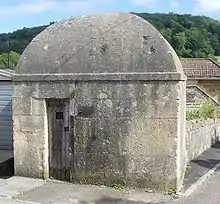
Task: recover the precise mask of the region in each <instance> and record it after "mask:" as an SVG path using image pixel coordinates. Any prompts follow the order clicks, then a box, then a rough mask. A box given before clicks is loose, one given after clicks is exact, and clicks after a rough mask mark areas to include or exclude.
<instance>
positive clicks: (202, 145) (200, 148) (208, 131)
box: [186, 119, 220, 161]
mask: <svg viewBox="0 0 220 204" xmlns="http://www.w3.org/2000/svg"><path fill="white" fill-rule="evenodd" d="M219 141H220V119H215V120H214V119H209V120H206V121H200V122H195V121H187V124H186V149H187V160H188V161H191V160H192V159H194V158H196V157H197V156H199V155H200V154H202V153H203V152H204V151H205V150H207V149H208V148H210V147H211V146H212V145H213V144H215V143H217V142H219Z"/></svg>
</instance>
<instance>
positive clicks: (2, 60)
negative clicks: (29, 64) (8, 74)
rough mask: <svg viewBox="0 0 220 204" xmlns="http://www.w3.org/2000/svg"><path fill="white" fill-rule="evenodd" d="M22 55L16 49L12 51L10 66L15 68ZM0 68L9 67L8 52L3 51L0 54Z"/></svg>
mask: <svg viewBox="0 0 220 204" xmlns="http://www.w3.org/2000/svg"><path fill="white" fill-rule="evenodd" d="M19 58H20V55H19V54H18V53H16V52H14V51H11V52H10V54H9V68H10V69H15V68H16V66H17V63H18V60H19ZM0 68H2V69H6V68H8V54H7V53H3V54H1V55H0Z"/></svg>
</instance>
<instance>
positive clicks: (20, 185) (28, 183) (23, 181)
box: [0, 176, 45, 198]
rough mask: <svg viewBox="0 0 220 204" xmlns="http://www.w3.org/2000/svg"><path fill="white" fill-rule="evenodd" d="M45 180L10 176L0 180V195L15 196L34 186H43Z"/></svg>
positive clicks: (5, 196)
mask: <svg viewBox="0 0 220 204" xmlns="http://www.w3.org/2000/svg"><path fill="white" fill-rule="evenodd" d="M44 184H45V181H43V180H40V179H32V178H23V177H17V176H14V177H11V178H9V179H5V180H4V179H2V180H0V197H3V198H12V197H17V196H19V195H20V194H23V193H24V192H28V191H30V190H32V189H34V188H37V187H40V186H43V185H44Z"/></svg>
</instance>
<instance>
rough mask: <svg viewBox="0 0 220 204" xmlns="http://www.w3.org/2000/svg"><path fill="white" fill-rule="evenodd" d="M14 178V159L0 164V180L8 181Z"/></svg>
mask: <svg viewBox="0 0 220 204" xmlns="http://www.w3.org/2000/svg"><path fill="white" fill-rule="evenodd" d="M12 176H14V158H10V159H8V160H6V161H4V162H2V163H0V179H8V178H10V177H12Z"/></svg>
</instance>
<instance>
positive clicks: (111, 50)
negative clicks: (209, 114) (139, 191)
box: [13, 13, 186, 190]
mask: <svg viewBox="0 0 220 204" xmlns="http://www.w3.org/2000/svg"><path fill="white" fill-rule="evenodd" d="M185 83H186V76H185V75H184V74H183V71H182V67H181V63H180V60H179V58H178V57H177V55H176V54H175V52H174V50H173V49H172V47H171V46H170V45H169V44H168V43H167V41H166V40H165V39H164V38H163V37H162V36H161V35H160V34H159V32H158V31H157V30H156V29H155V28H154V27H153V26H152V25H151V24H149V23H148V22H147V21H145V20H144V19H142V18H141V17H139V16H137V15H135V14H126V13H110V14H102V15H101V14H100V15H89V16H85V17H78V18H74V19H70V20H65V21H62V22H59V23H56V24H54V25H52V26H50V27H49V28H47V29H46V30H44V31H43V32H42V33H40V34H39V35H38V36H37V37H36V38H34V39H33V41H32V42H31V43H30V45H29V46H28V47H27V48H26V50H25V51H24V53H23V54H22V57H21V60H20V62H19V65H18V67H17V73H16V75H14V77H13V123H14V129H13V134H14V161H15V174H16V175H19V176H27V177H35V178H44V179H47V178H49V177H52V178H55V179H59V180H69V181H71V182H76V183H82V184H98V185H99V184H104V185H108V186H111V185H114V184H122V185H126V186H131V187H140V188H145V187H152V188H154V189H159V190H164V189H167V188H170V187H173V188H177V189H179V188H180V187H181V184H182V181H183V177H184V171H185V133H184V131H185Z"/></svg>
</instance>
